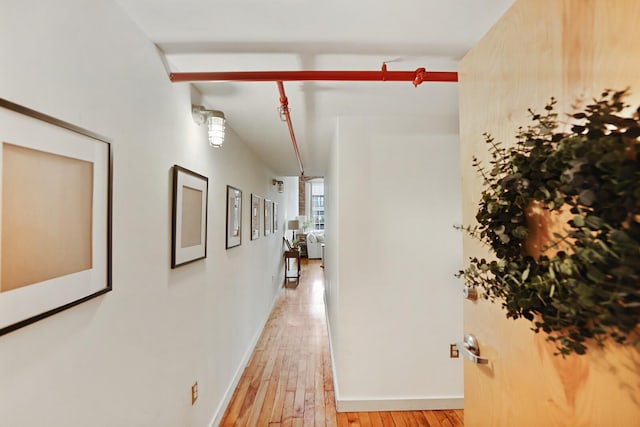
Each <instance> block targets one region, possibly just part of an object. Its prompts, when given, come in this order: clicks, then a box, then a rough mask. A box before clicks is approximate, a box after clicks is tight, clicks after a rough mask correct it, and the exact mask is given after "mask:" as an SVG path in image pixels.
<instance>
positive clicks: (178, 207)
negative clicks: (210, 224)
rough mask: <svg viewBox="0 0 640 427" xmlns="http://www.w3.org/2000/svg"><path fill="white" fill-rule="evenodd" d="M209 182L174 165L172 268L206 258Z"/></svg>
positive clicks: (201, 176)
mask: <svg viewBox="0 0 640 427" xmlns="http://www.w3.org/2000/svg"><path fill="white" fill-rule="evenodd" d="M208 192H209V178H207V177H206V176H204V175H200V174H199V173H196V172H194V171H191V170H189V169H186V168H183V167H182V166H178V165H173V206H172V221H171V268H176V267H179V266H181V265H184V264H188V263H190V262H193V261H197V260H200V259H203V258H206V257H207V203H208Z"/></svg>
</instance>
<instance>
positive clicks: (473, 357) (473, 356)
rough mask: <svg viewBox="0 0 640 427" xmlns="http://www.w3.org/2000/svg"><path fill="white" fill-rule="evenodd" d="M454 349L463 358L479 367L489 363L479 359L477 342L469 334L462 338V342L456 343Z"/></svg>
mask: <svg viewBox="0 0 640 427" xmlns="http://www.w3.org/2000/svg"><path fill="white" fill-rule="evenodd" d="M456 347H458V350H459V351H460V353H462V355H463V356H464V357H466V358H467V359H469V360H470V361H472V362H473V363H477V364H479V365H486V364H487V363H489V359H485V358H484V357H480V347H479V346H478V340H476V337H474V336H473V335H471V334H467V335H465V336H464V342H457V343H456Z"/></svg>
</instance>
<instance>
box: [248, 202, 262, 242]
mask: <svg viewBox="0 0 640 427" xmlns="http://www.w3.org/2000/svg"><path fill="white" fill-rule="evenodd" d="M261 204H262V197H260V196H257V195H255V194H253V193H252V194H251V240H257V239H259V238H260V205H261Z"/></svg>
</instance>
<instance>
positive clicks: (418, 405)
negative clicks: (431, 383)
mask: <svg viewBox="0 0 640 427" xmlns="http://www.w3.org/2000/svg"><path fill="white" fill-rule="evenodd" d="M463 407H464V398H463V397H445V398H440V397H437V398H431V397H426V398H423V399H336V410H337V411H338V412H376V411H428V410H437V409H462V408H463Z"/></svg>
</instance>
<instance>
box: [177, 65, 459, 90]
mask: <svg viewBox="0 0 640 427" xmlns="http://www.w3.org/2000/svg"><path fill="white" fill-rule="evenodd" d="M169 78H170V79H171V81H172V82H174V83H177V82H196V81H214V80H224V81H236V82H271V81H280V82H282V81H309V80H317V81H321V80H325V81H326V80H332V81H390V82H400V81H402V82H404V81H410V82H413V85H414V86H418V85H419V84H420V83H422V82H425V81H430V82H457V81H458V73H457V72H455V71H426V70H425V69H424V68H418V69H417V70H416V71H387V70H386V67H385V66H383V67H382V70H380V71H221V72H201V73H171V74H169Z"/></svg>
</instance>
